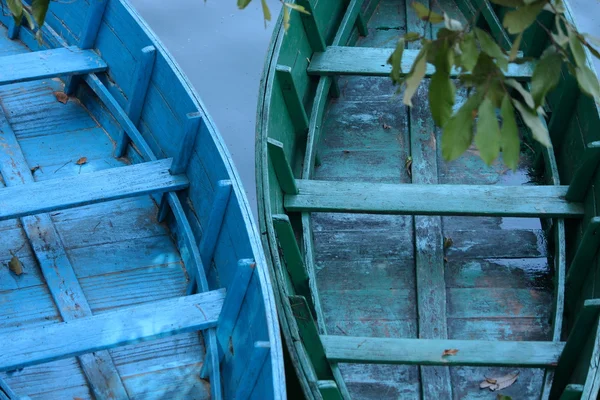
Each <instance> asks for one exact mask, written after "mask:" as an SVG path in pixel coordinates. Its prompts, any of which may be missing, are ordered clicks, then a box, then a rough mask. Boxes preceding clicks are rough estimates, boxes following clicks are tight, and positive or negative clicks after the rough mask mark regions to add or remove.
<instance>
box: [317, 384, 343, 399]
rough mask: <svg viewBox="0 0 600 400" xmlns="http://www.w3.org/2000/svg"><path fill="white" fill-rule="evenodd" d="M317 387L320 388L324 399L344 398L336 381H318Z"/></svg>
mask: <svg viewBox="0 0 600 400" xmlns="http://www.w3.org/2000/svg"><path fill="white" fill-rule="evenodd" d="M317 387H318V388H319V392H321V396H323V400H342V399H343V397H342V394H341V393H340V389H338V387H337V385H336V383H335V381H318V382H317Z"/></svg>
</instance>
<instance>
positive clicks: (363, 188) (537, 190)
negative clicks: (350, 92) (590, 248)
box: [285, 180, 584, 217]
mask: <svg viewBox="0 0 600 400" xmlns="http://www.w3.org/2000/svg"><path fill="white" fill-rule="evenodd" d="M296 185H298V189H299V194H296V195H286V196H285V208H286V209H287V210H288V211H312V212H354V213H373V214H401V215H404V214H408V215H471V216H486V215H487V216H490V215H493V216H514V217H537V216H547V217H582V216H583V211H584V210H583V205H582V204H581V203H571V202H568V201H566V200H565V199H564V196H565V194H566V192H567V186H549V185H548V186H491V185H417V184H387V183H368V182H361V183H353V182H332V181H316V180H296ZM465 199H468V201H466V200H465ZM515 199H517V200H515Z"/></svg>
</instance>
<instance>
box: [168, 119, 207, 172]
mask: <svg viewBox="0 0 600 400" xmlns="http://www.w3.org/2000/svg"><path fill="white" fill-rule="evenodd" d="M185 117H186V118H185V124H184V133H183V140H182V141H181V144H180V147H179V153H178V154H177V155H176V156H175V157H174V158H173V164H172V165H171V168H169V172H171V174H173V175H177V174H182V173H184V172H185V170H186V168H187V166H188V163H189V161H190V157H191V156H192V151H194V142H195V141H196V138H197V137H198V130H199V129H200V125H201V124H203V123H204V121H203V120H202V114H200V113H199V112H193V113H189V114H187V115H186V116H185Z"/></svg>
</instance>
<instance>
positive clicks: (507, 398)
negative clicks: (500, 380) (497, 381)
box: [496, 393, 512, 400]
mask: <svg viewBox="0 0 600 400" xmlns="http://www.w3.org/2000/svg"><path fill="white" fill-rule="evenodd" d="M496 400H512V397H510V396H506V395H504V394H500V393H498V396H496Z"/></svg>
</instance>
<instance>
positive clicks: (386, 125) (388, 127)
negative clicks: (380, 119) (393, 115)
mask: <svg viewBox="0 0 600 400" xmlns="http://www.w3.org/2000/svg"><path fill="white" fill-rule="evenodd" d="M383 129H392V127H391V126H389V125H388V124H386V123H384V124H383Z"/></svg>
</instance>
